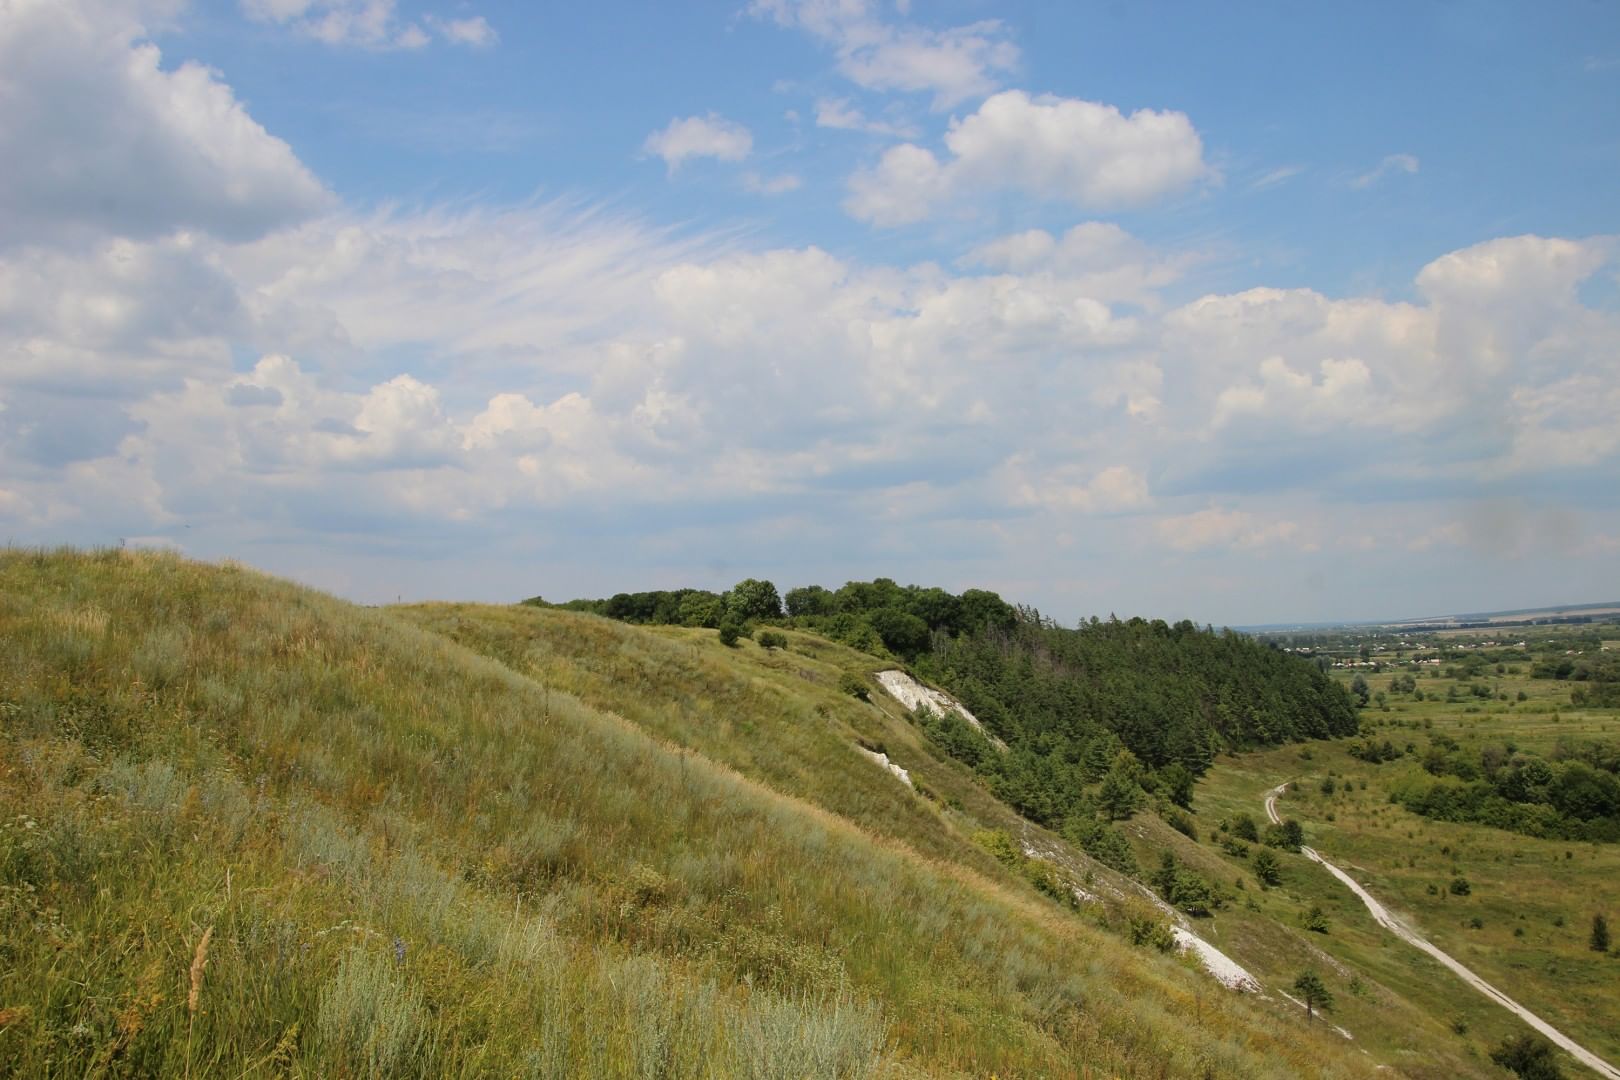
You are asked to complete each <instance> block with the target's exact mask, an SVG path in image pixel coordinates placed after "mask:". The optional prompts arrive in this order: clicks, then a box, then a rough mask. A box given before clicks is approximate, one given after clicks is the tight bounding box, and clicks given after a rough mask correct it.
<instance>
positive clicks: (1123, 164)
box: [844, 90, 1211, 225]
mask: <svg viewBox="0 0 1620 1080" xmlns="http://www.w3.org/2000/svg"><path fill="white" fill-rule="evenodd" d="M945 146H946V149H947V150H948V151H949V152H950V155H951V156H950V157H949V158H948V159H947V160H946V161H944V162H941V161H940V160H939V159H938V158H937V157H936V156H935V155H934V154H933V153H932V152H931V151H929V150H926V149H924V148H922V147H920V146H916V145H914V144H910V143H906V144H903V145H901V146H897V147H893V148H891V149H890V150H888V151H887V152H886V153H885V154H884V155H883V157H882V158H881V159H880V160H879V162H878V164H877V166H876V167H875V168H872V169H867V170H862V171H860V172H857V173H856V174H855V175H854V176H852V177H851V178H850V182H849V190H850V194H849V198H848V199H847V200H846V201H845V203H844V206H845V209H846V210H848V211H849V213H850V214H851V215H853V216H854V217H856V218H858V219H860V220H863V221H868V222H871V223H872V224H875V225H902V224H907V223H909V222H915V221H920V220H923V219H924V218H926V217H928V216H930V215H931V214H932V213H933V212H934V211H935V209H937V207H938V206H939V204H941V203H942V202H944V201H946V200H948V199H951V198H955V197H957V196H959V195H962V194H967V193H973V192H987V191H1009V190H1010V191H1021V192H1024V193H1026V194H1029V195H1033V196H1035V197H1037V198H1042V199H1049V200H1054V201H1065V202H1070V203H1073V204H1074V205H1076V206H1081V207H1087V208H1097V209H1102V208H1119V207H1128V206H1139V205H1143V204H1146V203H1150V202H1155V201H1157V200H1160V199H1163V198H1165V197H1167V196H1169V195H1172V194H1175V193H1177V192H1180V191H1183V190H1185V189H1186V188H1188V187H1190V186H1191V185H1192V184H1194V183H1195V182H1197V181H1198V180H1200V179H1202V178H1205V177H1207V176H1209V175H1210V174H1211V170H1210V168H1209V166H1208V165H1206V164H1205V162H1204V158H1203V142H1202V140H1201V139H1200V138H1199V137H1198V132H1197V131H1196V130H1195V129H1194V128H1193V125H1192V122H1191V121H1190V120H1188V119H1187V117H1186V115H1185V114H1183V113H1179V112H1156V111H1154V110H1151V109H1139V110H1137V111H1136V112H1134V113H1131V114H1130V115H1129V116H1126V115H1125V114H1123V113H1121V112H1120V111H1119V110H1118V109H1116V108H1114V107H1113V106H1111V105H1102V104H1098V103H1096V102H1091V101H1080V100H1077V99H1073V98H1058V97H1053V96H1051V95H1043V96H1040V97H1035V98H1032V97H1030V96H1029V95H1028V94H1025V93H1024V92H1023V91H1021V90H1008V91H1003V92H1002V93H999V94H996V95H995V96H993V97H991V98H990V99H988V100H987V101H985V102H984V104H983V105H981V106H980V107H979V109H978V110H977V111H976V112H974V113H971V114H970V115H968V116H967V117H966V118H965V119H960V120H952V122H951V126H950V130H949V131H948V132H947V133H946V135H945Z"/></svg>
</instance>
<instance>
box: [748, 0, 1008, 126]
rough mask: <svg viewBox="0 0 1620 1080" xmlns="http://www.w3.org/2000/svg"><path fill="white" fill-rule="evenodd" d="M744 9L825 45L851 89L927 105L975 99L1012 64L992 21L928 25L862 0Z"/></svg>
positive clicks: (763, 1) (1001, 31) (790, 1)
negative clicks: (910, 96) (904, 95)
mask: <svg viewBox="0 0 1620 1080" xmlns="http://www.w3.org/2000/svg"><path fill="white" fill-rule="evenodd" d="M749 10H750V11H751V12H752V13H754V14H755V15H757V16H760V17H764V18H769V19H772V20H774V21H775V22H776V23H777V24H779V25H781V26H786V27H792V28H795V29H799V30H803V31H805V32H807V33H809V34H811V35H812V36H814V37H816V38H818V39H819V40H821V41H823V42H825V43H827V44H828V45H830V46H831V47H832V48H833V49H834V51H835V52H836V53H837V56H838V70H839V71H840V72H841V73H842V74H843V75H844V76H845V77H846V78H848V79H849V80H850V81H851V82H853V83H855V84H856V85H857V86H861V87H863V88H865V89H868V90H879V91H882V90H896V91H902V92H910V93H929V94H932V95H933V98H932V104H933V107H934V108H935V109H940V110H943V109H949V108H951V107H953V106H955V105H958V104H960V103H961V102H963V101H966V100H968V99H970V98H975V97H983V96H984V95H985V94H988V93H990V92H991V91H992V90H995V89H996V87H997V86H998V78H999V76H1000V75H1003V74H1006V73H1007V72H1010V71H1012V70H1013V69H1014V68H1015V67H1016V66H1017V64H1018V56H1019V54H1018V47H1017V46H1016V45H1014V44H1013V43H1012V42H1011V41H1010V40H1008V35H1007V30H1006V28H1005V27H1004V26H1003V25H1002V24H1001V23H1000V22H999V21H997V20H994V19H990V20H985V21H982V22H976V23H972V24H970V25H966V26H956V27H950V28H948V29H943V30H935V29H930V28H927V27H922V26H918V25H916V24H913V23H904V22H902V23H891V22H886V21H884V20H883V19H881V18H880V17H878V15H877V14H876V11H875V5H873V4H870V3H867V2H866V0H754V3H753V4H752V5H750V7H749ZM828 126H838V125H836V124H834V125H828Z"/></svg>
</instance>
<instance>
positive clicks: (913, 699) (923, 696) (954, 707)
mask: <svg viewBox="0 0 1620 1080" xmlns="http://www.w3.org/2000/svg"><path fill="white" fill-rule="evenodd" d="M877 681H878V683H879V685H881V686H882V687H883V689H884V690H886V691H888V694H889V696H890V697H892V698H894V700H896V701H898V702H899V703H900V704H902V705H904V706H905V707H906V708H907V709H908V710H909V709H915V708H917V706H919V705H923V706H926V707H927V708H929V709H932V710H933V711H934V712H936V713H939V714H940V715H941V716H944V715H945V714H946V713H948V712H954V713H956V714H957V715H958V716H960V717H961V718H962V719H964V720H966V721H967V722H968V723H969V724H971V725H972V726H973V728H974V730H976V731H978V732H980V733H981V734H983V735H984V736H985V738H987V739H989V740H990V741H991V742H992V743H994V744H995V745H996V748H997V749H999V750H1005V749H1007V744H1006V743H1004V742H1002V741H1001V740H1000V739H998V738H996V737H995V736H994V735H991V734H990V733H989V732H988V731H985V730H984V725H983V724H981V723H979V718H978V717H977V716H974V715H973V714H972V713H971V712H969V711H968V709H967V706H965V705H963V704H962V703H961V702H960V701H957V700H956V699H955V698H953V697H951V696H950V695H949V694H947V693H945V692H944V691H942V690H935V689H934V688H933V687H931V686H924V685H923V684H922V683H920V682H918V681H917V680H916V679H913V678H912V677H911V676H910V675H907V674H906V673H905V672H903V671H898V670H890V671H880V672H878V673H877Z"/></svg>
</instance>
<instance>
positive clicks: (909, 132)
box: [816, 98, 917, 139]
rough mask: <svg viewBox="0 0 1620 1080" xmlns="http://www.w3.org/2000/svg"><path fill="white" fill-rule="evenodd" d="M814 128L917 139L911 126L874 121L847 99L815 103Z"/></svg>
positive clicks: (823, 100) (831, 99) (827, 99)
mask: <svg viewBox="0 0 1620 1080" xmlns="http://www.w3.org/2000/svg"><path fill="white" fill-rule="evenodd" d="M816 126H817V127H821V128H830V129H832V130H834V131H861V132H865V133H867V134H869V135H889V136H895V137H898V138H902V139H914V138H916V137H917V129H916V128H915V127H914V126H913V125H911V124H896V123H891V122H889V121H887V120H874V119H872V118H871V117H868V116H867V115H865V114H864V113H862V112H861V110H860V109H858V108H856V107H855V106H854V105H852V104H850V102H849V100H848V99H847V98H836V99H834V98H822V99H820V100H819V101H817V102H816Z"/></svg>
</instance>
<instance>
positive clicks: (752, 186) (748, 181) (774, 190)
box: [743, 172, 804, 195]
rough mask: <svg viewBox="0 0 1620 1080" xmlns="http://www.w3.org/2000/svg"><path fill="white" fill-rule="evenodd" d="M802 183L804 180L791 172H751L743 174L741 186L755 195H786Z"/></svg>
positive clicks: (797, 188)
mask: <svg viewBox="0 0 1620 1080" xmlns="http://www.w3.org/2000/svg"><path fill="white" fill-rule="evenodd" d="M803 184H804V181H802V180H800V179H799V178H798V177H797V176H795V175H794V174H793V173H778V174H777V175H776V176H761V175H760V174H759V173H752V172H751V173H745V174H744V175H743V187H744V188H745V189H746V190H748V191H751V192H753V193H754V194H755V195H786V194H787V193H788V192H790V191H798V190H799V188H800V187H802V186H803Z"/></svg>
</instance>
